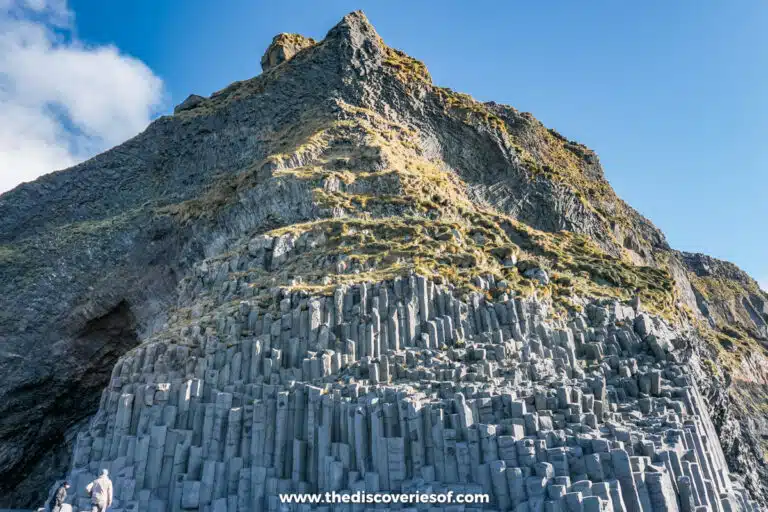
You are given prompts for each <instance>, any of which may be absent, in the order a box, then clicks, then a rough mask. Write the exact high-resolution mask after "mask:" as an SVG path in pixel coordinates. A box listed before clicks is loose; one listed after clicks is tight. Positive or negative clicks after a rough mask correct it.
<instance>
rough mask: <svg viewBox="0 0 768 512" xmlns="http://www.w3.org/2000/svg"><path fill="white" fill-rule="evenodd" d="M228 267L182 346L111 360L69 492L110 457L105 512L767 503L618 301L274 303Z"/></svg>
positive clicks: (665, 333)
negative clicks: (741, 475) (345, 500)
mask: <svg viewBox="0 0 768 512" xmlns="http://www.w3.org/2000/svg"><path fill="white" fill-rule="evenodd" d="M276 240H277V239H276ZM273 243H274V242H273ZM254 262H257V259H255V260H254ZM233 264H234V265H237V263H236V262H227V261H224V262H219V263H218V265H211V266H208V265H202V266H201V267H202V268H204V269H205V271H200V267H199V268H198V270H199V271H198V275H199V276H200V277H198V278H197V279H196V280H192V281H190V282H187V283H185V289H184V290H182V291H181V293H180V296H182V297H184V299H183V300H184V301H186V302H188V303H189V304H194V303H196V301H197V302H199V297H195V294H201V293H202V294H204V295H205V296H206V297H208V298H209V299H213V305H212V306H211V307H212V309H211V310H210V311H211V312H210V313H208V314H203V312H201V311H199V310H197V311H195V310H190V311H188V312H187V313H185V314H183V315H181V314H180V316H179V317H178V318H176V321H177V323H179V324H185V325H183V326H182V327H179V328H178V330H173V329H172V330H171V331H170V332H176V333H177V336H175V337H174V338H175V339H151V340H148V341H147V342H146V343H144V344H143V345H142V346H141V347H139V348H137V349H135V350H134V351H132V352H130V353H129V354H128V355H126V356H125V357H123V358H122V359H121V361H120V362H119V363H118V364H117V366H116V367H115V369H114V371H113V375H112V380H111V383H110V386H109V388H108V389H107V390H105V392H104V394H103V397H102V401H101V407H100V410H99V414H98V415H97V416H96V418H95V419H94V420H93V421H92V424H91V426H90V428H89V430H88V431H87V432H84V433H82V434H81V435H80V436H79V437H78V440H77V448H76V451H75V460H74V468H73V469H72V474H71V475H70V479H71V480H72V481H74V482H76V484H75V489H78V490H82V489H83V488H84V486H85V485H86V484H87V482H88V481H89V479H91V478H93V477H94V474H95V473H96V472H97V471H98V470H99V469H100V468H108V469H110V472H111V474H112V475H113V478H114V481H115V496H116V497H117V500H118V502H116V504H115V507H114V508H113V510H114V511H123V510H125V511H128V510H138V511H143V510H150V511H157V512H160V511H178V510H199V511H201V512H202V511H215V512H220V511H230V512H231V511H240V512H245V511H260V510H285V509H286V508H285V507H286V505H285V504H281V503H280V500H279V494H280V493H317V492H327V491H337V492H339V493H352V492H355V491H366V492H397V493H399V492H425V493H438V492H445V491H448V490H453V491H454V492H474V493H485V494H487V495H489V496H490V497H491V503H490V504H489V505H487V506H486V508H491V509H496V510H520V511H522V510H569V511H581V510H584V511H601V510H615V511H617V512H618V511H624V510H626V511H630V512H640V511H678V510H681V511H684V512H687V511H694V510H695V511H703V510H711V511H723V512H726V511H733V510H758V508H757V506H756V505H755V504H754V503H752V502H750V501H749V500H748V499H747V498H746V495H745V493H744V492H743V490H742V489H740V488H738V487H737V486H734V484H733V483H732V482H731V480H730V478H729V474H728V469H727V466H726V464H725V459H724V456H723V453H722V451H721V449H720V445H719V444H718V442H717V436H716V434H715V432H714V429H713V426H712V423H711V421H710V418H709V416H708V413H707V410H706V406H705V404H704V403H703V402H702V399H701V397H700V395H699V393H698V391H697V389H696V387H695V386H694V385H692V382H691V380H690V379H689V378H688V377H687V376H686V370H685V367H684V366H683V365H681V364H680V363H678V362H677V361H676V358H675V349H674V343H675V342H676V341H677V340H675V339H674V336H675V333H674V332H673V331H671V330H670V329H669V328H667V327H666V325H665V324H664V323H663V322H661V321H660V320H659V319H656V318H653V317H650V316H648V315H646V314H643V313H641V314H636V312H635V311H634V310H633V309H632V308H630V307H628V306H622V305H620V304H618V303H615V302H609V303H606V304H602V305H601V304H599V303H592V304H589V305H588V306H587V308H586V311H587V314H586V315H573V316H571V317H570V318H567V319H565V318H560V319H558V318H553V317H552V315H550V313H549V312H548V308H547V303H546V301H538V300H536V299H535V298H530V299H521V298H515V297H507V296H505V295H502V298H501V300H498V301H496V302H495V303H492V302H490V301H489V300H486V299H485V298H484V296H482V295H480V294H474V295H472V296H471V300H470V301H469V302H468V303H465V302H462V301H460V300H458V299H457V298H456V297H454V295H453V293H452V290H451V289H450V287H443V286H438V285H435V284H434V283H433V282H431V281H430V280H428V279H427V278H425V277H422V276H418V275H411V276H410V277H406V278H398V279H394V280H392V281H385V282H380V283H377V284H371V283H361V284H359V285H354V286H350V287H340V288H338V289H337V290H336V291H335V293H334V294H333V295H332V296H312V295H308V294H306V293H302V292H292V293H291V292H287V293H285V292H283V291H281V290H280V289H275V290H273V293H274V299H275V301H274V304H275V306H270V307H266V308H262V307H260V306H259V304H258V301H257V300H255V298H254V297H253V296H252V295H253V293H254V291H257V290H258V288H257V287H256V288H254V287H249V286H248V280H247V279H242V278H240V279H237V278H235V279H232V278H231V276H230V275H229V273H228V272H227V270H229V269H231V268H232V267H231V265H233ZM241 274H242V273H241ZM478 281H479V284H480V286H481V287H484V288H489V287H491V288H493V287H495V283H494V281H493V279H492V278H489V279H488V280H484V279H482V278H480V279H478ZM209 291H210V292H209ZM168 332H169V331H165V334H164V336H165V337H167V336H168ZM75 504H76V506H77V507H79V508H78V509H79V510H86V509H88V506H89V505H88V498H87V497H86V496H84V495H83V494H80V495H79V496H78V497H77V501H76V503H75ZM294 506H295V507H299V506H298V505H294ZM302 507H304V508H301V507H299V508H296V509H297V510H298V509H302V510H303V509H306V507H308V505H303V506H302ZM346 507H348V508H344V507H343V506H341V505H334V506H333V507H332V508H333V509H334V510H342V509H344V510H346V509H350V510H351V507H352V505H346ZM326 509H327V510H329V509H331V508H326Z"/></svg>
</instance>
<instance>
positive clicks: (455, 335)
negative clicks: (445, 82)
mask: <svg viewBox="0 0 768 512" xmlns="http://www.w3.org/2000/svg"><path fill="white" fill-rule="evenodd" d="M262 67H263V69H264V72H263V73H262V74H261V75H259V76H257V77H255V78H252V79H249V80H245V81H242V82H237V83H235V84H232V85H230V86H229V87H227V88H225V89H223V90H222V91H219V92H217V93H214V94H213V95H211V96H210V97H207V98H205V97H202V96H195V95H193V96H191V97H190V98H188V99H187V100H185V101H184V102H183V103H182V104H181V105H179V106H178V107H177V108H176V109H175V112H174V115H173V116H165V117H162V118H160V119H158V120H156V121H155V122H153V123H152V124H151V125H150V126H149V127H148V128H147V130H145V131H144V132H143V133H141V134H139V135H138V136H136V137H135V138H133V139H131V140H129V141H127V142H126V143H124V144H122V145H121V146H118V147H116V148H114V149H112V150H109V151H107V152H105V153H103V154H101V155H98V156H96V157H94V158H93V159H91V160H88V161H87V162H84V163H82V164H80V165H78V166H75V167H73V168H71V169H67V170H64V171H60V172H56V173H52V174H49V175H46V176H44V177H42V178H40V179H38V180H37V181H35V182H33V183H28V184H24V185H21V186H19V187H17V188H16V189H14V190H12V191H10V192H8V193H6V194H3V195H2V196H0V372H2V375H3V379H2V380H0V397H1V398H0V506H14V507H23V506H36V505H39V504H41V503H42V500H43V499H44V497H45V494H46V493H47V489H49V488H50V487H51V486H52V485H53V484H54V483H55V481H56V480H57V479H59V478H61V477H62V476H63V475H65V474H68V476H69V478H70V479H72V480H73V481H74V482H75V483H76V484H75V486H74V488H75V490H76V491H77V492H78V495H77V496H76V497H73V498H72V501H73V504H74V505H75V507H76V508H79V509H83V508H85V507H87V498H86V497H85V496H83V494H82V487H83V482H85V481H86V480H88V479H89V478H91V476H92V475H94V474H95V473H96V472H97V471H98V470H99V469H100V468H102V467H107V468H109V469H110V473H111V474H112V475H113V477H114V481H115V492H116V498H117V503H116V505H115V507H113V509H116V510H140V511H143V510H157V511H160V510H200V511H208V510H215V511H220V510H240V511H241V512H242V511H248V510H254V511H255V510H277V509H278V508H277V507H278V503H277V501H276V500H277V497H276V496H277V492H318V491H322V490H331V489H333V490H337V491H343V490H349V491H352V490H368V491H376V490H382V491H411V490H415V491H431V492H439V491H440V490H445V489H453V490H465V491H466V490H468V491H470V492H474V491H478V492H484V493H487V494H488V495H489V496H491V497H492V503H491V504H490V505H489V507H492V508H495V509H497V510H498V509H505V510H506V509H512V508H514V509H515V510H518V509H520V510H523V509H526V508H535V509H537V510H538V509H540V508H542V507H544V508H547V509H553V510H554V509H565V508H567V509H569V510H571V509H575V510H607V509H610V508H613V509H614V510H625V509H626V510H631V511H640V510H643V511H645V510H654V511H655V510H693V509H697V508H696V507H705V508H706V509H707V510H718V511H719V510H758V509H759V507H760V506H761V505H763V506H764V505H765V504H766V488H765V481H766V476H767V475H768V472H767V471H766V466H765V462H764V460H763V458H762V457H763V452H762V450H763V444H762V443H763V442H764V441H763V439H761V437H760V436H761V435H763V436H764V435H765V434H766V433H767V432H768V429H766V421H765V414H766V412H765V408H764V404H765V397H766V396H768V390H767V385H768V374H767V373H766V369H767V368H768V366H766V358H765V348H764V347H765V343H766V332H765V325H766V321H767V320H768V309H767V308H766V301H767V300H768V297H767V296H766V294H765V293H764V292H763V291H761V290H760V289H759V287H757V285H756V284H755V283H754V281H752V280H751V279H750V278H748V277H747V276H745V275H744V274H743V273H741V272H740V271H738V269H736V271H734V270H733V268H735V267H732V266H731V265H730V264H726V263H725V262H718V261H717V260H713V259H708V258H706V257H704V256H701V255H689V254H685V253H678V252H676V251H674V250H672V249H670V248H669V246H668V244H667V242H666V241H665V239H664V236H663V234H662V233H661V232H660V231H659V230H658V229H656V228H655V227H654V226H653V225H652V224H651V223H650V222H649V221H648V220H647V219H645V218H643V217H642V216H641V215H640V214H639V213H637V212H636V211H635V210H633V209H632V208H631V207H629V206H628V205H627V204H625V203H624V202H623V201H621V200H620V199H619V198H618V197H617V196H616V194H615V193H614V191H613V190H612V189H611V187H610V185H609V184H608V182H607V181H606V179H605V177H604V175H603V171H602V168H601V166H600V164H599V161H598V158H597V156H596V154H595V153H594V152H593V151H591V150H589V149H588V148H586V147H585V146H583V145H581V144H578V143H576V142H574V141H570V140H569V139H567V138H565V137H563V136H562V135H560V134H559V133H557V132H556V131H554V130H551V129H547V128H545V127H544V126H543V125H542V124H541V123H539V122H538V121H536V120H535V119H534V118H533V117H532V116H531V115H530V114H527V113H520V112H518V111H516V110H515V109H513V108H512V107H508V106H504V105H498V104H495V103H479V102H476V101H475V100H473V99H472V98H471V97H469V96H466V95H463V94H460V93H456V92H454V91H451V90H450V89H445V88H442V87H437V86H435V85H434V84H433V83H432V82H431V79H430V76H429V73H428V71H427V69H426V67H425V66H424V65H423V64H422V63H421V62H419V61H417V60H415V59H413V58H411V57H409V56H407V55H406V54H404V53H402V52H400V51H398V50H395V49H392V48H390V47H388V46H387V45H386V44H385V43H384V42H383V41H382V40H381V38H380V37H379V36H378V35H377V34H376V31H375V30H374V28H373V27H372V26H371V25H370V23H369V22H368V20H367V19H366V18H365V16H364V15H363V14H362V13H359V12H358V13H352V14H350V15H348V16H346V17H345V18H344V19H343V20H342V21H341V22H340V23H339V24H338V25H337V26H336V27H334V28H333V29H331V30H330V31H329V33H328V34H327V36H326V38H325V39H323V40H322V41H319V42H314V41H312V40H310V39H305V38H303V37H301V36H296V35H285V34H281V35H279V36H277V37H276V38H275V40H274V41H273V43H272V45H271V46H270V48H269V49H268V50H267V52H266V53H265V56H264V58H263V59H262ZM32 205H34V207H32ZM718 438H719V439H718ZM697 510H698V509H697ZM701 510H704V508H703V509H701Z"/></svg>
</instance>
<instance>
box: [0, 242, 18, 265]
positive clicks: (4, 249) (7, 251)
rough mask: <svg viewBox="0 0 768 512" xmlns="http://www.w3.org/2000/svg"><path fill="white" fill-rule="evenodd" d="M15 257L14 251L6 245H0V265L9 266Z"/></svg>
mask: <svg viewBox="0 0 768 512" xmlns="http://www.w3.org/2000/svg"><path fill="white" fill-rule="evenodd" d="M15 255H16V251H14V249H13V248H12V247H9V246H7V245H0V265H8V264H10V263H11V262H12V261H13V259H14V256H15Z"/></svg>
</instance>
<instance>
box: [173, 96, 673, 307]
mask: <svg viewBox="0 0 768 512" xmlns="http://www.w3.org/2000/svg"><path fill="white" fill-rule="evenodd" d="M462 98H463V99H462ZM457 101H461V102H464V103H462V104H463V105H465V106H466V105H471V104H472V101H474V100H471V98H469V99H468V97H460V99H459V100H457ZM452 105H453V106H452V108H454V107H455V108H464V107H461V106H456V105H459V104H458V103H456V102H454V103H452ZM343 107H344V108H345V109H346V110H347V113H348V118H347V119H346V120H344V121H327V122H324V123H319V122H317V121H316V122H314V123H312V124H308V125H305V126H303V127H301V128H294V129H292V131H290V132H283V133H280V134H276V138H275V140H276V141H277V140H279V141H280V142H279V143H278V142H276V144H275V149H276V151H275V152H274V153H272V154H271V155H270V156H268V157H267V158H266V159H265V160H264V161H262V162H259V163H257V164H255V165H254V166H253V168H252V170H246V171H245V172H243V173H241V174H238V175H235V176H234V177H229V178H227V179H225V180H223V181H222V184H220V185H219V187H218V188H216V189H213V190H212V192H211V193H210V194H209V195H207V196H205V197H204V198H202V199H200V200H195V201H192V202H188V204H186V206H184V207H182V208H180V207H179V205H177V206H175V207H172V208H171V210H174V209H175V213H182V214H187V215H188V214H190V213H191V212H198V213H201V212H209V213H212V212H215V211H216V210H217V209H218V208H221V207H224V206H225V205H226V204H227V203H228V202H231V201H232V200H233V198H236V197H237V195H238V194H237V192H238V191H239V190H240V187H243V186H253V179H254V176H256V175H259V172H261V174H260V175H259V176H260V177H259V180H265V179H282V180H296V181H301V182H304V183H305V184H307V186H309V187H310V188H311V190H312V195H313V198H314V202H315V203H316V204H317V205H318V206H321V207H323V208H324V211H326V212H328V215H329V216H330V215H332V216H333V217H334V218H329V219H324V220H317V221H313V222H310V223H306V224H299V225H293V226H290V227H285V228H280V229H278V230H275V231H273V232H270V233H269V234H271V235H273V236H277V235H280V234H285V233H286V232H289V231H290V232H291V233H293V234H294V235H296V236H299V235H301V234H302V233H303V232H306V231H313V232H315V233H319V232H322V233H323V234H324V240H325V243H323V244H322V245H319V246H317V247H315V248H314V249H311V250H308V251H306V252H303V253H301V254H298V255H294V256H292V257H291V258H289V260H288V261H287V262H286V263H285V264H284V265H283V266H281V275H282V277H283V278H281V279H280V281H281V284H282V285H288V284H289V283H293V284H292V286H293V287H294V288H302V289H307V290H312V291H314V292H318V293H319V292H322V293H328V292H329V291H330V290H331V289H332V288H333V287H335V286H337V285H339V284H344V283H348V282H360V281H365V280H368V281H380V280H384V279H390V278H392V277H395V276H398V275H403V274H405V273H407V272H410V271H416V272H419V273H422V274H424V275H428V276H430V277H431V278H433V279H435V280H437V281H442V282H446V283H451V284H453V285H454V286H456V287H457V288H458V289H459V290H460V291H470V290H475V289H476V288H475V285H474V284H473V278H474V277H476V276H478V275H487V274H491V275H493V276H494V277H495V278H496V280H497V281H505V282H506V286H507V287H508V288H507V289H508V290H509V291H513V290H514V291H516V292H518V293H521V294H529V293H533V291H534V290H536V293H537V294H538V295H539V296H551V297H552V298H553V301H554V303H555V304H556V306H558V307H559V308H560V309H561V310H563V311H564V310H567V309H571V308H574V307H576V306H575V304H573V302H572V300H571V299H572V297H573V296H574V295H584V296H593V297H612V298H617V299H620V300H629V299H631V298H632V297H633V296H635V295H639V296H640V298H641V300H642V302H643V304H644V305H645V306H646V307H647V308H648V309H650V310H651V311H653V312H656V313H659V314H663V315H665V316H667V317H671V316H673V315H674V294H673V291H672V290H673V283H672V279H671V277H670V276H669V274H668V273H667V272H666V271H664V270H660V269H655V268H650V267H641V266H635V265H632V264H630V263H628V262H626V261H624V260H622V259H620V258H617V257H614V256H611V255H609V254H607V253H606V252H605V251H604V250H603V249H601V248H600V247H599V246H597V245H596V244H595V243H593V242H591V241H590V240H589V239H588V238H586V237H584V236H581V235H577V234H574V233H570V232H560V233H545V232H541V231H537V230H535V229H532V228H530V227H529V226H527V225H525V224H522V223H520V222H518V221H516V220H514V219H512V218H510V217H508V216H506V215H502V214H500V213H499V212H497V211H496V210H494V209H492V208H490V207H485V206H483V205H482V204H479V203H477V202H474V201H472V200H471V199H470V198H469V196H468V195H467V187H466V184H465V183H463V182H462V181H461V179H460V178H459V177H458V175H457V174H456V173H454V172H451V171H450V170H448V169H446V168H444V167H443V166H442V164H441V163H440V162H438V161H432V160H429V159H427V158H425V157H424V155H423V154H422V152H421V150H420V145H419V140H418V133H417V132H416V131H415V130H414V129H413V128H412V127H409V126H406V125H402V124H398V123H394V122H392V121H390V120H387V119H384V118H383V117H382V116H380V115H379V114H377V113H376V112H373V111H369V110H365V109H361V108H359V107H352V106H349V105H344V106H343ZM491 119H492V118H491ZM547 134H548V132H547ZM548 136H549V137H550V138H551V139H552V140H557V139H556V138H555V137H554V136H551V135H549V134H548ZM563 155H565V157H567V158H570V159H575V158H576V157H575V156H573V155H572V154H571V153H567V154H566V153H563ZM569 155H570V156H569ZM573 165H576V164H575V162H574V163H573ZM259 169H261V170H262V171H259ZM263 169H269V172H265V171H263ZM331 185H332V186H331ZM339 216H341V218H338V217H339ZM182 218H183V215H182ZM515 260H517V261H518V264H517V265H514V261H515ZM338 262H341V266H342V267H343V268H342V269H340V270H339V269H337V268H336V264H337V263H338ZM329 267H332V268H329ZM530 267H541V268H543V269H545V270H547V271H548V272H549V274H550V278H551V280H550V283H549V284H547V285H545V286H544V285H541V284H537V283H534V282H532V281H530V280H529V279H526V278H525V277H523V275H522V271H524V270H525V269H526V268H530Z"/></svg>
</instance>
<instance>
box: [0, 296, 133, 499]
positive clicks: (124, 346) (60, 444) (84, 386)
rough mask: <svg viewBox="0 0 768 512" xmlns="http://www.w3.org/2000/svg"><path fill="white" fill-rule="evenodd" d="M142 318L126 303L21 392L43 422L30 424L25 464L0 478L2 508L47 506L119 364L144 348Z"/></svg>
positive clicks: (89, 326) (88, 327) (90, 325)
mask: <svg viewBox="0 0 768 512" xmlns="http://www.w3.org/2000/svg"><path fill="white" fill-rule="evenodd" d="M137 328H138V325H137V319H136V316H135V315H134V313H133V311H132V310H131V307H130V305H129V304H128V302H127V301H125V300H123V301H120V302H119V303H118V304H116V305H115V306H114V307H113V308H111V309H110V310H109V311H108V312H107V313H106V314H104V315H102V316H99V317H96V318H93V319H91V320H90V321H88V322H86V324H85V325H84V326H83V327H82V328H81V329H80V330H79V331H78V332H77V333H76V334H75V335H74V336H73V337H72V338H70V341H69V343H68V344H67V346H66V349H65V351H63V352H62V354H61V355H60V357H58V359H57V360H56V361H55V363H54V364H52V365H51V366H50V367H49V368H47V369H46V370H47V371H46V372H45V373H46V375H44V376H41V378H40V379H39V380H38V381H37V382H35V383H32V384H27V385H25V387H24V389H19V390H18V393H17V395H16V396H17V398H18V399H19V401H20V404H24V405H25V406H26V407H28V409H27V412H28V413H29V411H30V409H33V410H34V413H35V414H34V417H36V418H38V419H39V422H35V423H37V424H36V425H27V426H26V428H27V430H28V435H25V436H24V437H26V438H27V440H28V442H27V443H25V444H26V445H27V446H25V449H26V452H25V457H24V458H23V461H22V462H20V463H19V464H17V466H16V467H15V468H13V470H12V471H10V472H6V473H5V474H4V475H3V478H1V479H0V507H12V508H13V507H16V508H34V507H38V506H42V504H43V503H44V502H45V500H46V499H47V497H48V494H49V492H50V490H51V488H52V486H53V485H54V484H55V483H56V481H57V480H60V479H63V478H65V477H66V474H67V473H68V472H69V470H70V468H71V462H72V450H73V448H74V443H75V440H76V434H77V431H78V430H80V429H82V428H83V427H85V426H87V424H88V419H89V418H91V417H92V416H93V415H94V414H95V413H96V412H97V410H98V408H99V403H100V401H101V395H102V392H103V390H104V389H105V388H107V387H108V386H109V380H110V377H111V375H112V369H113V368H114V366H115V364H116V363H117V361H118V359H119V358H120V357H121V356H122V355H124V354H125V353H126V352H128V351H129V350H131V349H132V348H134V347H136V346H137V345H138V344H139V338H138V334H137Z"/></svg>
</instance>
